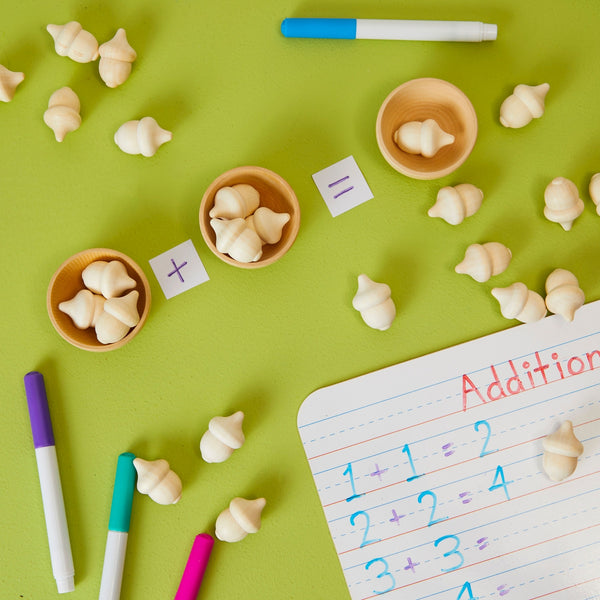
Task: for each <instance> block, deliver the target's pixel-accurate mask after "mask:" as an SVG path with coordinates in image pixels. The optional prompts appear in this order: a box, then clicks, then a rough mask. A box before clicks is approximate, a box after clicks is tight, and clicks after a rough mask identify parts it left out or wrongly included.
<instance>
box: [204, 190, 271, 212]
mask: <svg viewBox="0 0 600 600" xmlns="http://www.w3.org/2000/svg"><path fill="white" fill-rule="evenodd" d="M259 203H260V196H259V193H258V192H257V191H256V189H255V188H254V187H252V186H251V185H248V184H247V183H238V184H236V185H232V186H225V187H222V188H220V189H218V190H217V192H216V194H215V205H214V206H213V207H212V208H211V210H210V212H209V213H208V216H209V217H210V218H211V219H237V218H242V219H245V218H246V217H247V216H249V215H251V214H252V213H253V212H254V211H255V210H256V209H257V208H258V205H259Z"/></svg>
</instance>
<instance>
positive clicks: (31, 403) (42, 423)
mask: <svg viewBox="0 0 600 600" xmlns="http://www.w3.org/2000/svg"><path fill="white" fill-rule="evenodd" d="M23 380H24V382H25V394H26V395H27V406H28V408H29V420H30V421H31V433H32V434H33V446H34V447H35V448H43V447H45V446H54V445H55V444H54V433H53V432H52V421H51V420H50V410H49V409H48V398H47V397H46V386H45V385H44V377H43V375H42V374H41V373H38V372H37V371H31V373H27V375H25V377H24V378H23Z"/></svg>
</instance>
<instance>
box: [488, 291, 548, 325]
mask: <svg viewBox="0 0 600 600" xmlns="http://www.w3.org/2000/svg"><path fill="white" fill-rule="evenodd" d="M492 296H494V298H496V300H498V302H499V303H500V312H501V313H502V316H503V317H505V318H506V319H517V320H518V321H521V322H522V323H532V322H534V321H539V320H540V319H543V318H544V317H545V316H546V304H545V302H544V299H543V298H542V297H541V296H540V295H539V294H538V293H537V292H534V291H533V290H530V289H528V288H527V286H526V285H525V284H524V283H521V282H520V281H517V282H516V283H513V284H512V285H509V286H508V287H505V288H493V289H492Z"/></svg>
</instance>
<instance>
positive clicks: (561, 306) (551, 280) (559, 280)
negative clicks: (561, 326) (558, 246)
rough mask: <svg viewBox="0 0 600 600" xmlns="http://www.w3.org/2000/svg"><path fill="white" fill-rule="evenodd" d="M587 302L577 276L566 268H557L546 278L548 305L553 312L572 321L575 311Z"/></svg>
mask: <svg viewBox="0 0 600 600" xmlns="http://www.w3.org/2000/svg"><path fill="white" fill-rule="evenodd" d="M584 303H585V294H584V293H583V290H582V289H581V288H580V287H579V281H577V277H575V275H573V273H571V271H567V270H566V269H555V270H554V271H552V273H550V275H548V278H547V279H546V307H547V308H548V310H549V311H550V312H551V313H554V314H557V315H561V316H562V317H564V319H565V320H567V321H572V320H573V318H574V317H575V311H577V310H579V309H580V308H581V307H582V306H583V304H584Z"/></svg>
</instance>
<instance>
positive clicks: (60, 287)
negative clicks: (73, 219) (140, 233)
mask: <svg viewBox="0 0 600 600" xmlns="http://www.w3.org/2000/svg"><path fill="white" fill-rule="evenodd" d="M97 260H104V261H107V262H108V261H111V260H118V261H120V262H121V263H123V265H125V268H126V269H127V274H128V275H129V276H130V277H131V278H132V279H134V280H135V282H136V287H135V288H134V289H136V290H137V291H138V292H139V294H140V297H139V299H138V305H137V308H138V312H139V314H140V322H139V323H138V324H137V325H136V326H135V327H133V328H132V329H131V330H130V331H129V333H128V334H127V335H126V336H125V337H124V338H123V339H121V340H119V341H118V342H115V343H114V344H102V343H101V342H99V341H98V339H97V338H96V332H95V331H94V328H93V327H91V328H89V329H78V328H77V327H75V325H74V323H73V321H72V320H71V317H70V316H69V315H67V314H65V313H64V312H62V311H61V310H60V309H59V308H58V305H59V304H60V303H61V302H64V301H66V300H70V299H71V298H72V297H73V296H75V294H77V292H79V290H83V289H85V285H84V283H83V280H82V278H81V273H82V272H83V270H84V269H85V268H86V267H87V266H88V265H89V264H90V263H93V262H95V261H97ZM150 301H151V300H150V285H149V283H148V279H147V278H146V276H145V275H144V272H143V271H142V269H141V268H140V267H139V266H138V265H137V264H136V263H135V262H134V261H133V260H132V259H131V258H129V257H128V256H126V255H125V254H122V253H121V252H118V251H117V250H109V249H107V248H92V249H90V250H84V251H83V252H79V253H78V254H75V255H73V256H71V258H69V259H68V260H66V261H65V262H64V263H63V264H62V265H61V266H60V267H59V268H58V270H57V271H56V273H54V275H53V277H52V279H51V281H50V285H49V286H48V294H47V297H46V305H47V308H48V315H49V316H50V321H52V325H54V328H55V329H56V331H58V333H59V334H60V335H61V336H62V337H63V338H64V339H65V340H67V342H69V343H70V344H73V346H76V347H77V348H82V349H83V350H90V351H92V352H106V351H107V350H115V349H117V348H120V347H121V346H123V345H125V344H126V343H127V342H129V341H131V340H132V339H133V338H134V337H135V336H136V335H137V334H138V333H139V332H140V330H141V328H142V327H143V325H144V323H145V321H146V318H147V317H148V312H149V311H150Z"/></svg>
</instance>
